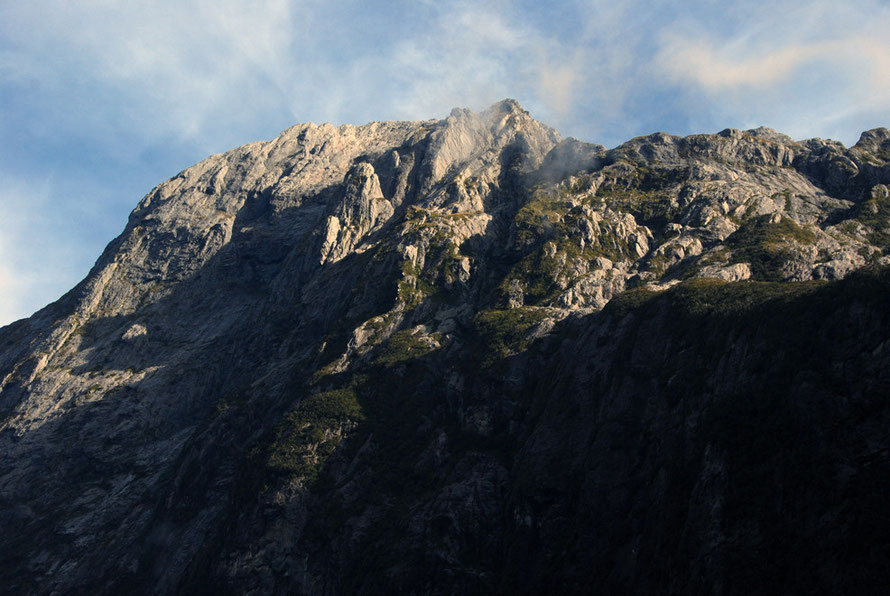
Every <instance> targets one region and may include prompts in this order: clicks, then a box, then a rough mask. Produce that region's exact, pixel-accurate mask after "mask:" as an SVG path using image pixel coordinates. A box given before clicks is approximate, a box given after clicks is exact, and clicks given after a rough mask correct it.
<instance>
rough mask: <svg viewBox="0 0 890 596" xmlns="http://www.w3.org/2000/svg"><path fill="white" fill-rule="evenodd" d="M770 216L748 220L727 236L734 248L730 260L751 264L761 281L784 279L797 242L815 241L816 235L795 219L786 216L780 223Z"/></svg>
mask: <svg viewBox="0 0 890 596" xmlns="http://www.w3.org/2000/svg"><path fill="white" fill-rule="evenodd" d="M771 217H772V216H770V215H763V216H760V217H755V218H752V219H749V220H747V221H745V222H744V223H743V224H742V226H741V227H740V228H739V229H738V230H736V231H735V232H734V233H733V234H732V235H731V236H729V238H727V239H726V242H725V244H726V246H727V247H729V248H730V249H731V250H732V257H731V258H730V263H749V264H750V266H751V276H752V278H753V279H756V280H760V281H782V280H784V278H785V276H784V274H783V273H782V269H783V267H784V266H785V264H786V263H788V262H789V261H790V260H792V259H793V258H794V257H795V255H796V252H797V251H796V249H795V247H794V244H795V243H796V244H802V245H807V244H812V243H813V242H815V241H816V234H815V233H814V232H813V231H812V230H808V229H806V228H803V227H801V226H800V225H798V224H797V223H796V222H795V221H793V220H791V219H789V218H787V217H783V218H782V219H781V220H779V221H777V222H773V221H771Z"/></svg>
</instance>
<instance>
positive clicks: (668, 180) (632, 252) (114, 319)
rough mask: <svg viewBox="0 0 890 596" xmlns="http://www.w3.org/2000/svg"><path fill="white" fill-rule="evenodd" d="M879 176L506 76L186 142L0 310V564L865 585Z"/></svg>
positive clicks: (847, 160) (876, 566) (416, 579)
mask: <svg viewBox="0 0 890 596" xmlns="http://www.w3.org/2000/svg"><path fill="white" fill-rule="evenodd" d="M888 184H890V131H888V130H887V129H884V128H880V129H875V130H872V131H867V132H865V133H863V134H862V137H861V139H860V141H859V142H858V143H857V144H856V145H855V146H853V147H851V148H845V147H844V146H842V145H841V144H839V143H836V142H833V141H826V140H821V139H810V140H806V141H794V140H793V139H791V138H790V137H787V136H785V135H782V134H780V133H778V132H776V131H773V130H770V129H766V128H759V129H755V130H749V131H739V130H732V129H727V130H724V131H722V132H720V133H717V134H702V135H693V136H689V137H675V136H671V135H667V134H663V133H656V134H652V135H648V136H645V137H638V138H635V139H632V140H630V141H628V142H627V143H625V144H623V145H621V146H619V147H617V148H615V149H611V150H607V149H606V148H604V147H602V146H599V145H594V144H589V143H583V142H580V141H577V140H574V139H564V140H563V139H561V138H560V136H559V135H558V134H557V133H556V131H554V130H553V129H551V128H549V127H547V126H546V125H544V124H541V123H540V122H537V121H536V120H534V119H533V118H531V117H530V116H529V114H528V113H527V112H526V111H525V110H523V109H522V108H521V106H519V104H518V103H517V102H515V101H513V100H505V101H503V102H500V103H498V104H495V105H494V106H492V107H490V108H489V109H487V110H485V111H483V112H482V113H479V114H476V113H473V112H471V111H469V110H466V109H455V110H453V111H452V112H451V114H450V115H449V116H448V117H447V118H445V119H444V120H428V121H424V122H373V123H370V124H366V125H364V126H352V125H344V126H340V127H334V126H331V125H330V124H323V125H321V126H316V125H314V124H302V125H297V126H294V127H292V128H289V129H287V130H286V131H284V132H283V133H282V134H281V135H280V136H279V137H278V138H276V139H274V140H272V141H268V142H259V143H251V144H249V145H245V146H243V147H240V148H238V149H234V150H232V151H229V152H227V153H224V154H220V155H214V156H211V157H209V158H207V159H206V160H204V161H202V162H200V163H198V164H196V165H195V166H193V167H191V168H188V169H187V170H185V171H183V172H181V173H179V174H178V175H176V176H175V177H173V178H171V179H170V180H168V181H166V182H163V183H161V184H160V185H159V186H157V187H156V188H155V189H153V190H152V191H151V192H149V193H148V195H146V196H145V198H143V199H142V200H141V201H140V202H139V204H138V206H137V207H136V209H135V210H134V211H133V212H132V214H131V215H130V218H129V221H128V222H127V225H126V228H125V229H124V231H123V233H122V234H121V235H120V236H119V237H118V238H116V239H115V240H114V241H112V242H111V243H110V244H109V245H108V247H107V248H106V249H105V251H104V253H103V254H102V255H101V257H100V258H99V259H98V261H97V262H96V265H95V266H94V268H93V269H92V271H90V273H89V275H88V276H87V278H86V279H84V280H83V281H82V282H81V283H80V284H78V285H77V286H76V287H75V288H74V289H72V290H71V291H70V292H69V293H67V294H66V295H65V296H63V297H62V298H61V299H60V300H59V301H57V302H55V303H53V304H51V305H49V306H47V307H46V308H44V309H43V310H41V311H39V312H38V313H36V314H35V315H34V316H32V317H31V318H29V319H25V320H22V321H18V322H16V323H14V324H12V325H9V326H7V327H4V328H2V329H0V453H2V464H0V520H2V521H3V523H2V527H3V528H4V530H5V532H4V534H5V536H4V538H3V539H2V540H0V587H2V590H0V591H3V592H7V593H33V594H56V593H58V594H81V593H82V594H121V593H134V594H140V593H145V594H149V593H150V594H173V593H183V594H193V593H223V594H225V593H232V594H284V593H305V594H340V593H402V592H404V593H435V594H440V593H441V594H446V593H449V594H450V593H482V592H484V593H501V592H503V593H507V592H509V593H515V592H536V593H548V592H555V591H561V592H567V593H580V592H585V593H586V592H589V591H594V592H596V591H604V592H607V593H611V592H616V593H617V592H623V593H696V592H708V593H715V594H720V593H742V592H744V593H787V592H801V593H804V592H807V593H808V592H849V591H853V590H857V591H862V590H863V589H865V591H868V589H870V588H877V587H878V586H886V585H887V583H888V582H890V575H888V574H890V571H888V568H887V566H886V560H887V557H888V556H890V539H888V536H890V518H888V517H887V515H886V502H887V501H886V500H887V498H888V497H890V481H888V479H890V457H888V453H890V451H888V450H890V445H888V442H887V438H886V428H888V423H890V419H888V418H890V409H888V406H887V399H886V398H887V396H888V395H890V372H888V371H890V347H888V346H890V343H888V338H890V291H888V290H890V270H888V269H887V268H886V266H887V265H888V263H890V257H888V256H887V255H888V254H890V190H888Z"/></svg>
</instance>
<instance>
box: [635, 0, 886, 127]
mask: <svg viewBox="0 0 890 596" xmlns="http://www.w3.org/2000/svg"><path fill="white" fill-rule="evenodd" d="M733 17H735V18H738V22H734V23H733V22H732V21H730V23H731V26H730V27H729V29H726V28H724V29H723V30H717V31H716V32H712V31H710V28H709V27H707V26H706V25H707V23H706V22H702V21H700V20H696V19H694V18H692V19H686V20H680V21H678V22H676V23H673V24H671V25H670V26H669V27H666V28H664V29H663V30H662V32H661V37H660V40H659V49H658V52H657V53H656V56H655V58H654V60H653V66H652V69H651V73H652V76H655V77H661V78H663V79H664V80H666V81H668V82H671V83H674V84H677V85H680V86H681V87H682V88H684V89H686V90H687V92H688V93H690V94H691V93H695V92H698V93H700V94H703V95H704V96H705V98H706V102H704V103H706V105H707V106H708V107H709V110H710V111H711V112H712V113H713V114H715V116H716V117H717V118H723V119H726V120H733V121H734V122H733V124H734V125H737V124H738V123H747V124H750V125H758V124H764V123H766V124H769V125H771V126H774V127H776V128H780V129H782V130H783V131H784V132H787V133H790V134H792V135H794V136H798V137H801V136H832V137H835V138H842V140H845V141H846V142H848V143H849V142H851V141H854V140H855V138H856V137H857V136H858V132H859V130H855V127H857V126H869V124H867V122H869V120H868V118H873V117H876V116H879V115H882V116H883V118H884V119H886V118H887V116H888V115H890V76H888V73H890V39H888V38H887V36H886V31H887V28H888V27H890V10H888V8H887V7H886V6H885V5H882V4H880V3H877V2H871V1H869V0H864V1H863V2H859V3H857V4H856V5H848V4H837V3H828V2H821V1H820V2H810V3H789V2H779V3H777V4H776V5H774V6H768V5H766V4H761V3H758V4H757V10H750V9H749V10H747V11H741V12H739V13H738V14H732V15H730V18H733ZM876 124H877V123H872V124H871V125H876ZM884 124H886V121H885V122H884ZM727 125H730V123H727Z"/></svg>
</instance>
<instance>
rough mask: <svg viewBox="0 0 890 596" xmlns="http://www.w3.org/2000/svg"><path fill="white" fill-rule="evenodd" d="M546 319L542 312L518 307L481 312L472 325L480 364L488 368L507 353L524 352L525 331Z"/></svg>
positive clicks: (538, 309) (542, 310)
mask: <svg viewBox="0 0 890 596" xmlns="http://www.w3.org/2000/svg"><path fill="white" fill-rule="evenodd" d="M546 318H547V311H546V310H545V309H542V308H534V307H522V308H511V309H505V310H483V311H480V312H478V313H477V314H476V316H475V317H474V318H473V325H474V328H475V331H476V334H477V337H478V339H479V343H480V345H479V347H480V349H481V350H483V354H482V359H481V364H482V367H483V368H487V367H490V366H491V365H492V364H494V363H495V362H496V361H498V360H501V359H503V358H506V357H507V356H509V355H510V354H511V353H516V352H522V351H524V350H526V349H528V347H529V345H530V344H531V340H530V339H528V337H527V336H528V332H529V330H530V329H531V328H532V327H534V326H535V325H537V324H538V323H540V322H541V321H543V320H544V319H546Z"/></svg>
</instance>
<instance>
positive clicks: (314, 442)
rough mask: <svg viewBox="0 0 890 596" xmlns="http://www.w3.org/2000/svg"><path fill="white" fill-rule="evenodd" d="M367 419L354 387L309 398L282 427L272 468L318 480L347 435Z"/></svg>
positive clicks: (271, 460) (280, 427)
mask: <svg viewBox="0 0 890 596" xmlns="http://www.w3.org/2000/svg"><path fill="white" fill-rule="evenodd" d="M364 417H365V416H364V413H363V412H362V408H361V405H360V404H359V401H358V399H357V397H356V394H355V390H354V389H353V388H352V387H347V388H343V389H335V390H333V391H325V392H323V393H316V394H315V395H309V396H307V397H305V398H304V399H303V400H302V401H300V403H299V404H297V406H296V408H294V409H293V410H292V411H291V412H290V413H289V414H287V416H286V417H285V419H284V421H283V422H282V424H281V425H280V426H279V428H278V431H277V433H276V435H277V436H276V440H275V443H274V445H273V446H272V450H271V454H270V455H269V460H268V466H269V468H271V469H272V470H275V471H277V472H283V473H290V474H295V475H298V476H302V477H303V478H304V479H305V480H306V481H307V482H311V481H313V480H315V479H316V477H317V476H318V471H319V469H320V468H321V466H322V464H323V463H324V461H325V459H327V457H328V456H329V455H330V454H331V453H332V452H333V451H334V449H336V447H337V445H339V444H340V441H341V440H342V438H343V436H344V434H345V433H346V432H347V431H348V430H349V429H350V428H352V427H354V426H355V425H356V424H358V423H359V422H360V421H362V420H364Z"/></svg>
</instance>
